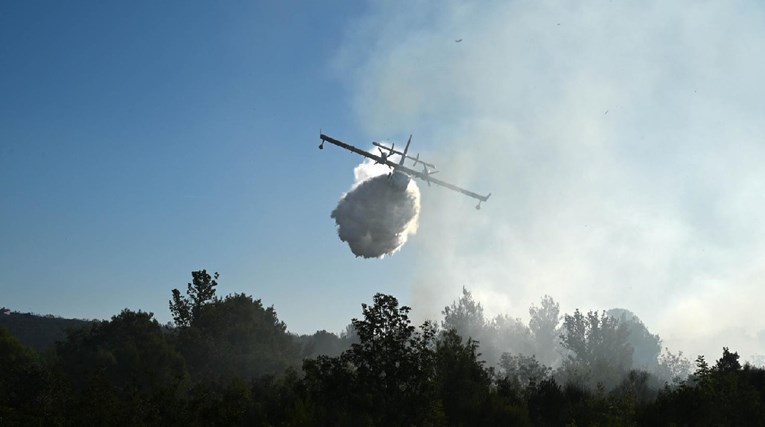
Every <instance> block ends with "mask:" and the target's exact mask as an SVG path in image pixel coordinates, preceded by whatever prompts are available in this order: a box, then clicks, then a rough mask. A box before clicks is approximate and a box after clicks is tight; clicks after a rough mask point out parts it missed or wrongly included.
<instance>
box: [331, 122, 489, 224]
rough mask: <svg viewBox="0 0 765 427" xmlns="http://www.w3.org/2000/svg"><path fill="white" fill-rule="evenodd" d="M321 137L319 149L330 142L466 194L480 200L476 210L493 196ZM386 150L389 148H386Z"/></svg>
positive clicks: (408, 173) (332, 139)
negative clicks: (481, 193) (475, 191)
mask: <svg viewBox="0 0 765 427" xmlns="http://www.w3.org/2000/svg"><path fill="white" fill-rule="evenodd" d="M319 137H320V138H321V141H322V143H321V145H320V146H319V148H324V143H325V142H329V143H330V144H334V145H337V146H338V147H341V148H345V149H346V150H348V151H351V152H354V153H356V154H358V155H360V156H364V157H366V158H368V159H372V160H374V161H375V162H377V163H380V164H384V165H387V166H390V167H391V168H393V169H395V170H399V171H402V172H404V173H406V174H407V175H410V176H416V177H417V178H420V179H422V180H424V181H427V182H432V183H433V184H436V185H440V186H442V187H445V188H448V189H450V190H453V191H456V192H458V193H462V194H464V195H466V196H469V197H472V198H474V199H476V200H478V206H476V209H480V207H481V202H485V201H487V200H489V196H491V193H489V194H487V195H485V196H482V195H480V194H478V193H474V192H472V191H470V190H466V189H464V188H460V187H457V186H456V185H453V184H449V183H448V182H446V181H441V180H440V179H437V178H433V176H432V174H427V173H424V172H420V171H417V170H414V169H410V168H408V167H406V166H404V165H402V164H399V163H394V162H391V161H390V160H388V159H387V158H383V157H382V156H378V155H375V154H372V153H368V152H366V151H364V150H361V149H359V148H356V147H354V146H353V145H349V144H346V143H344V142H343V141H340V140H337V139H335V138H332V137H331V136H327V135H324V134H323V133H322V134H320V135H319ZM375 145H377V144H375ZM383 147H384V146H383ZM385 148H388V147H385ZM391 151H393V150H392V149H391Z"/></svg>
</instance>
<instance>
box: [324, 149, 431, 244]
mask: <svg viewBox="0 0 765 427" xmlns="http://www.w3.org/2000/svg"><path fill="white" fill-rule="evenodd" d="M388 172H389V169H388V168H387V167H385V166H382V165H376V164H373V163H372V162H370V161H366V160H365V161H364V163H362V164H360V165H359V166H357V167H356V169H355V170H354V173H355V176H356V182H355V183H354V185H353V188H351V191H349V192H348V193H346V194H345V195H344V196H343V197H342V198H341V199H340V202H339V203H338V204H337V207H336V208H335V210H333V211H332V215H331V216H332V218H333V219H334V220H335V223H336V224H337V234H338V236H339V237H340V240H342V241H343V242H346V243H348V246H350V248H351V252H353V254H354V255H356V256H357V257H364V258H382V257H383V256H385V255H390V254H392V253H395V252H396V251H398V250H399V249H400V248H401V246H403V245H404V243H406V241H407V239H408V238H409V236H410V235H412V234H414V233H415V232H416V231H417V219H418V216H419V213H420V190H419V188H417V184H416V183H415V182H414V181H413V180H412V181H410V182H409V185H408V186H407V188H406V190H405V191H401V190H399V189H397V188H395V187H394V186H393V184H392V183H391V182H390V180H389V179H388V175H387V173H388Z"/></svg>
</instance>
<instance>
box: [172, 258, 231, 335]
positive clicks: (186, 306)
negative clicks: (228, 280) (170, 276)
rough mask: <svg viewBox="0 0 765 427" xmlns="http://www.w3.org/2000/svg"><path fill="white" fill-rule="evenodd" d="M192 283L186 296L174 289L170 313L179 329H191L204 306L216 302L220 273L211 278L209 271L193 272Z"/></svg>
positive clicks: (188, 286) (187, 289)
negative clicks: (216, 289)
mask: <svg viewBox="0 0 765 427" xmlns="http://www.w3.org/2000/svg"><path fill="white" fill-rule="evenodd" d="M191 277H192V281H191V283H189V284H188V285H187V288H186V295H187V296H182V295H181V291H179V290H178V289H173V291H172V293H173V299H172V300H170V313H171V314H172V315H173V321H174V322H175V325H176V326H178V327H182V328H184V327H189V326H191V325H192V324H193V323H194V322H195V321H196V320H197V319H198V318H199V315H200V313H201V311H202V306H204V305H205V304H209V303H211V302H214V301H215V287H216V286H218V282H217V279H218V277H220V275H219V274H218V273H215V274H214V277H213V276H210V275H209V274H208V273H207V270H199V271H192V272H191Z"/></svg>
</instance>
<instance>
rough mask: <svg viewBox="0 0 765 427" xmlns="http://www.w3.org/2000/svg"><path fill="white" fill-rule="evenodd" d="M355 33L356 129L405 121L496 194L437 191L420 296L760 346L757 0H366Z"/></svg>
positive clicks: (421, 260)
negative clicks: (593, 317) (555, 308)
mask: <svg viewBox="0 0 765 427" xmlns="http://www.w3.org/2000/svg"><path fill="white" fill-rule="evenodd" d="M347 28H348V36H347V39H346V42H345V44H344V46H343V50H342V51H341V52H340V54H339V55H338V60H337V61H338V65H337V69H338V70H341V71H342V74H341V75H342V76H343V78H346V79H347V81H349V82H350V83H349V85H350V90H351V91H352V94H353V102H354V108H355V112H356V114H357V116H358V122H359V123H360V124H362V126H363V129H362V132H364V133H366V134H369V135H379V134H381V133H387V134H396V133H404V132H406V133H409V132H414V133H415V134H416V135H418V140H419V141H423V142H424V143H423V144H422V145H419V147H418V148H419V149H421V150H424V151H425V152H427V151H428V149H431V150H432V149H435V148H436V147H437V150H438V153H439V156H438V164H439V166H440V167H441V169H442V170H444V171H448V176H449V180H450V181H453V182H456V183H459V184H461V185H464V186H466V187H467V188H474V189H477V190H480V191H484V190H483V189H485V191H487V192H488V191H491V192H493V193H494V196H492V199H491V201H490V202H489V203H488V204H487V205H486V208H485V209H483V210H481V212H480V214H479V215H476V212H475V211H474V210H472V209H465V208H464V204H465V201H464V200H462V199H461V198H459V197H454V195H453V194H450V193H451V192H445V191H432V192H429V194H428V197H427V199H426V200H425V201H424V202H423V203H425V206H424V207H423V208H424V209H428V210H429V211H431V212H433V213H434V215H429V216H428V220H427V223H424V224H423V226H422V227H421V229H420V231H419V232H418V239H417V242H416V243H417V251H413V252H414V253H413V254H412V255H413V258H414V260H413V262H414V263H416V265H417V270H416V274H417V276H418V277H415V278H414V279H412V281H413V287H412V302H411V305H412V306H413V307H415V309H416V310H422V309H423V308H425V309H427V310H429V313H427V315H428V316H429V317H430V318H436V317H438V316H439V313H440V311H441V310H442V309H443V307H444V306H446V305H448V304H450V303H451V302H452V301H453V300H454V299H456V298H457V297H458V296H459V292H460V289H461V287H462V286H463V285H465V286H467V287H468V289H469V290H471V291H472V292H473V295H474V296H475V297H476V299H477V300H479V301H481V302H482V303H483V304H484V307H485V308H486V310H487V313H488V314H492V315H493V314H501V313H509V314H511V315H513V316H523V315H524V313H526V312H527V310H528V307H529V306H530V305H531V304H532V303H536V302H537V301H539V298H540V297H541V296H542V295H544V294H549V295H552V296H553V297H554V298H555V299H556V300H557V301H560V303H561V309H562V310H563V311H564V312H568V313H571V312H572V311H573V310H574V309H575V308H577V307H578V308H580V309H583V310H587V309H608V308H611V307H627V308H629V309H630V310H631V311H633V312H635V313H636V314H638V315H639V316H640V318H641V319H642V320H643V321H644V322H645V324H646V326H647V327H648V328H649V329H650V330H651V331H652V332H654V333H658V334H659V335H660V336H661V337H662V338H663V339H664V343H665V345H667V346H669V347H670V348H672V349H680V350H683V351H684V352H685V353H686V354H690V355H696V354H706V355H707V356H708V360H711V358H713V357H715V358H716V357H719V355H720V351H721V349H722V347H723V346H729V347H730V348H731V349H732V350H736V351H739V352H740V354H742V357H744V358H747V357H749V355H752V354H762V353H763V350H762V349H763V348H765V316H763V315H762V301H765V274H764V273H765V221H763V218H762V212H763V211H765V184H763V183H765V168H763V167H762V159H764V158H765V144H763V141H765V121H763V120H762V117H765V103H763V101H762V100H763V99H765V84H764V83H763V82H764V81H765V80H763V79H762V74H763V70H765V8H763V7H762V4H761V2H751V1H733V2H730V1H720V0H710V1H702V2H698V1H689V0H677V1H672V2H667V1H662V0H646V1H640V2H635V1H613V2H611V1H605V0H593V1H584V2H560V1H553V0H540V1H533V2H529V1H525V2H524V1H521V2H517V1H516V2H513V1H481V2H473V1H462V0H446V1H441V2H426V1H414V2H408V3H407V7H405V8H404V7H400V5H399V4H398V3H396V2H370V6H369V8H368V10H367V11H366V12H365V14H364V15H363V16H362V17H360V18H359V19H358V22H357V23H356V25H350V26H348V27H347ZM457 40H460V42H459V43H458V42H456V41H457ZM349 70H350V71H349ZM428 144H430V146H428ZM427 157H428V156H426V158H427Z"/></svg>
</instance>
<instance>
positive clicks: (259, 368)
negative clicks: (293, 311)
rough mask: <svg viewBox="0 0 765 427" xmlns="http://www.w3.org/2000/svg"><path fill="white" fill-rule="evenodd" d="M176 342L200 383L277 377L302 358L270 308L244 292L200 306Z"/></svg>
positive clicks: (282, 324)
mask: <svg viewBox="0 0 765 427" xmlns="http://www.w3.org/2000/svg"><path fill="white" fill-rule="evenodd" d="M177 342H178V348H179V349H180V351H181V353H182V354H183V355H184V357H185V358H186V360H187V362H188V364H189V372H190V374H191V376H192V378H194V379H196V380H199V381H230V380H232V379H234V378H243V379H252V378H257V377H260V376H262V375H278V374H281V373H283V372H284V370H285V369H286V368H287V367H288V366H292V365H296V364H298V358H299V355H300V347H299V345H298V343H297V342H296V341H295V339H294V338H293V337H292V336H291V335H290V334H289V333H287V326H286V325H285V324H284V322H282V321H280V320H279V318H278V316H277V313H276V310H275V309H274V307H264V306H263V303H262V302H261V300H260V299H254V298H252V297H251V296H249V295H245V294H233V295H228V296H226V297H225V298H223V299H217V298H216V299H215V300H213V301H211V302H209V303H207V304H203V305H202V306H201V308H200V311H199V312H198V314H197V315H196V317H195V319H194V321H193V322H192V323H191V325H190V326H189V327H185V328H180V329H179V331H178V334H177Z"/></svg>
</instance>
